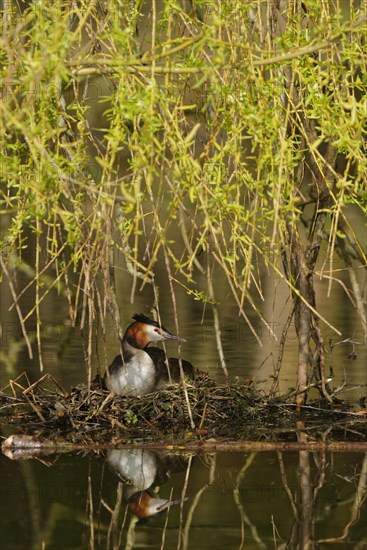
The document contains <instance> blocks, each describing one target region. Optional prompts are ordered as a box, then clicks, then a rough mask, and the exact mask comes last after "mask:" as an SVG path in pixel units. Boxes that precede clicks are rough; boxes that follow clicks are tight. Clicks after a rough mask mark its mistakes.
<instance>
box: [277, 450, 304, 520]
mask: <svg viewBox="0 0 367 550" xmlns="http://www.w3.org/2000/svg"><path fill="white" fill-rule="evenodd" d="M277 456H278V461H279V468H280V475H281V478H282V482H283V487H284V489H285V492H286V493H287V495H288V498H289V502H290V503H291V506H292V510H293V515H294V519H295V520H296V521H299V515H298V509H297V504H296V502H295V500H294V496H293V494H292V491H291V489H290V487H289V485H288V479H287V474H286V471H285V467H284V461H283V455H282V453H280V452H277Z"/></svg>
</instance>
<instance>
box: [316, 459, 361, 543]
mask: <svg viewBox="0 0 367 550" xmlns="http://www.w3.org/2000/svg"><path fill="white" fill-rule="evenodd" d="M366 496H367V453H366V454H365V455H364V459H363V464H362V468H361V473H360V476H359V482H358V486H357V490H356V494H355V498H354V502H353V506H352V510H351V514H350V520H349V521H348V523H347V524H346V526H345V527H344V529H343V533H342V534H341V535H340V537H334V538H330V539H320V540H319V541H318V542H319V543H322V542H341V541H343V540H345V539H346V538H347V537H348V535H349V530H350V528H351V527H352V526H353V525H354V524H355V523H356V522H357V521H358V520H359V517H360V513H361V508H362V504H363V502H364V501H365V499H366Z"/></svg>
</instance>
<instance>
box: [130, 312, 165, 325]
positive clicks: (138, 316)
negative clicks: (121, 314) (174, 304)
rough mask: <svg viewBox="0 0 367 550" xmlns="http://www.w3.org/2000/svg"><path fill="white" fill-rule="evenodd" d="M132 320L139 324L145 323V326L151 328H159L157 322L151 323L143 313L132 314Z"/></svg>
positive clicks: (151, 320)
mask: <svg viewBox="0 0 367 550" xmlns="http://www.w3.org/2000/svg"><path fill="white" fill-rule="evenodd" d="M133 319H134V320H135V321H138V322H139V323H145V324H146V325H152V326H153V327H157V328H161V325H160V324H159V323H157V321H153V319H151V318H150V317H147V316H146V315H144V313H134V315H133Z"/></svg>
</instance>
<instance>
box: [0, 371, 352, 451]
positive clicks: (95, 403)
mask: <svg viewBox="0 0 367 550" xmlns="http://www.w3.org/2000/svg"><path fill="white" fill-rule="evenodd" d="M50 380H51V382H52V389H49V387H48V386H50ZM12 389H13V391H12V393H11V394H10V393H9V391H7V393H5V392H4V391H2V392H0V417H2V420H3V422H4V421H5V422H6V423H7V424H11V425H13V426H14V425H15V426H17V427H19V428H20V429H21V430H22V431H23V432H26V433H30V432H32V433H36V434H42V436H48V437H49V436H50V435H52V436H55V437H56V436H60V435H61V436H63V437H66V438H67V439H68V440H70V441H82V440H83V439H84V440H86V439H91V438H92V439H94V440H99V441H101V440H103V439H104V440H106V439H110V438H111V437H112V436H113V435H116V434H119V436H120V437H124V438H127V439H137V438H139V439H144V440H151V441H157V440H163V439H167V436H171V435H172V434H174V435H179V437H180V438H181V439H185V437H190V436H192V435H195V436H197V435H198V436H203V437H205V438H208V437H215V438H236V439H239V438H241V439H252V440H259V439H261V438H264V437H265V438H269V434H270V436H272V435H278V436H279V434H280V433H282V434H283V437H286V434H287V433H288V434H290V433H292V432H293V430H294V429H295V422H296V421H297V420H299V415H297V414H295V409H294V406H293V405H291V404H289V403H288V404H286V403H283V402H282V401H281V400H273V401H270V400H269V399H268V397H267V396H266V395H265V394H264V393H263V392H262V391H260V390H259V389H257V388H256V387H255V386H253V385H249V384H244V383H241V382H237V383H233V384H226V385H218V384H216V383H215V382H214V381H213V380H211V379H210V378H208V377H203V378H200V379H198V380H197V381H195V384H191V383H190V384H188V383H187V384H185V387H184V386H183V385H182V384H179V385H173V386H169V387H167V388H166V389H165V390H161V391H158V392H154V393H151V394H148V395H144V396H141V397H129V396H117V395H112V394H110V393H109V392H108V391H106V390H104V389H103V388H102V384H101V381H100V380H99V379H98V378H97V379H95V380H94V382H93V383H92V386H91V388H88V387H87V386H86V385H84V384H81V385H79V386H77V387H76V388H73V389H72V390H71V392H70V393H67V392H65V391H64V390H63V389H62V388H61V386H60V385H59V384H58V383H57V381H55V380H54V379H53V378H52V377H51V376H50V375H45V376H44V377H42V378H41V379H40V380H39V381H38V382H36V383H35V384H33V385H31V386H29V387H28V388H26V389H24V388H21V389H22V391H21V392H20V395H16V392H15V391H14V388H12ZM185 390H186V391H185ZM18 391H19V386H18ZM311 409H312V413H310V412H308V413H307V414H308V420H310V417H312V418H313V419H314V420H317V421H318V422H319V423H320V422H321V421H322V422H323V423H325V420H327V421H329V422H330V421H337V423H338V425H339V426H340V423H341V420H342V419H344V420H345V419H348V417H349V421H351V420H353V419H351V418H350V416H349V413H348V412H347V411H345V410H344V411H336V410H334V409H333V410H329V411H328V410H325V409H320V408H317V407H313V408H311ZM306 412H307V411H306ZM352 414H353V413H352ZM302 415H303V419H305V412H303V413H302ZM354 420H355V419H354ZM193 426H195V428H194V429H193ZM344 426H345V425H344ZM316 429H317V426H316ZM293 437H294V433H293Z"/></svg>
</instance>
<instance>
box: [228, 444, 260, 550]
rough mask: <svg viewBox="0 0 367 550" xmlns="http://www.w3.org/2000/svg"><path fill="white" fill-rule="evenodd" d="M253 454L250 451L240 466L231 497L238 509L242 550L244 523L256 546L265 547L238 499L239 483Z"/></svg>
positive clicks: (243, 544)
mask: <svg viewBox="0 0 367 550" xmlns="http://www.w3.org/2000/svg"><path fill="white" fill-rule="evenodd" d="M255 456H256V453H251V454H250V456H249V457H248V458H247V460H246V462H245V464H244V466H243V467H242V468H241V470H240V471H239V472H238V474H237V477H236V484H235V486H234V488H233V499H234V501H235V503H236V505H237V508H238V511H239V513H240V517H241V544H240V547H239V550H242V548H244V547H245V530H244V524H246V525H247V526H248V528H249V529H250V532H251V535H252V540H253V541H254V542H256V543H257V544H258V546H260V548H266V544H265V543H264V542H263V541H262V540H261V539H260V537H259V534H258V532H257V529H256V526H255V525H253V523H252V522H251V520H250V518H249V517H248V515H247V514H246V512H245V510H244V507H243V505H242V502H241V500H240V489H239V487H240V483H241V481H242V479H243V477H244V475H245V473H246V471H247V470H248V469H249V467H250V466H251V464H252V462H253V460H254V458H255Z"/></svg>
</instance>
